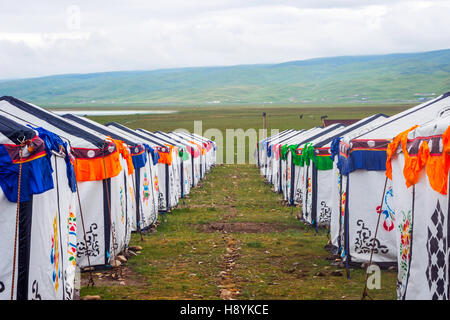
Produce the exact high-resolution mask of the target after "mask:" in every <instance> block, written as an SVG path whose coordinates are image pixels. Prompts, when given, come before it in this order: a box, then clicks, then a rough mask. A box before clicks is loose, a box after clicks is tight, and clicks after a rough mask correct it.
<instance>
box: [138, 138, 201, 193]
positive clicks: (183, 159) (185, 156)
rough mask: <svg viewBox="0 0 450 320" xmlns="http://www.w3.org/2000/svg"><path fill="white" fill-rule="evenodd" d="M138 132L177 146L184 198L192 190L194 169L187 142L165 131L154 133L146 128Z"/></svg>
mask: <svg viewBox="0 0 450 320" xmlns="http://www.w3.org/2000/svg"><path fill="white" fill-rule="evenodd" d="M136 132H139V133H140V134H142V135H144V136H148V137H149V138H153V139H156V140H158V141H161V142H162V143H164V144H166V145H171V146H174V147H176V153H177V155H176V157H177V160H176V165H177V166H178V167H177V172H178V174H177V179H178V180H177V181H178V184H179V188H178V190H179V196H180V197H181V198H184V197H185V196H186V195H187V194H189V192H190V187H191V185H192V178H191V173H192V170H189V169H190V167H191V159H190V158H191V156H190V155H189V153H188V152H187V150H186V146H185V144H182V143H180V142H178V141H175V140H173V139H172V138H170V137H169V136H167V135H166V134H165V133H152V132H150V131H147V130H144V129H138V130H136Z"/></svg>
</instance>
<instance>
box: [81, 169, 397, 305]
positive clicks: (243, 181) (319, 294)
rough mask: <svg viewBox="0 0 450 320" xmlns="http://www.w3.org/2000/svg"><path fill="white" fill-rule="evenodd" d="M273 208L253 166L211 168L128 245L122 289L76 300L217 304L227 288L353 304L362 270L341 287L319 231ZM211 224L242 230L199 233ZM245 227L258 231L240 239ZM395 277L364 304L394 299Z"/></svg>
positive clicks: (99, 288)
mask: <svg viewBox="0 0 450 320" xmlns="http://www.w3.org/2000/svg"><path fill="white" fill-rule="evenodd" d="M280 200H281V198H280V196H279V195H278V194H276V193H274V192H272V191H271V190H270V187H269V186H268V185H267V184H265V183H264V181H263V178H262V177H261V176H260V175H259V171H258V170H257V169H256V167H255V166H252V165H221V166H218V167H216V168H214V169H213V171H212V172H211V173H210V174H209V175H208V176H207V178H206V180H205V181H203V182H202V186H201V187H199V188H196V189H194V190H193V191H192V193H191V195H190V197H189V198H188V199H186V203H185V204H183V203H181V204H180V207H179V208H177V209H175V210H174V211H172V213H170V214H165V215H160V217H159V221H160V222H161V224H160V225H159V226H158V229H157V232H156V233H151V234H148V235H144V241H141V240H140V237H139V236H138V235H134V236H133V237H132V245H140V246H142V247H143V250H142V253H141V254H139V255H138V256H136V257H133V258H131V259H130V260H129V261H128V263H127V268H128V269H129V271H128V273H129V274H130V275H128V276H127V277H126V278H125V281H124V282H125V283H122V284H120V282H119V281H115V282H114V281H113V282H111V283H108V285H102V284H101V283H100V284H98V285H96V286H94V287H93V288H92V287H89V288H87V287H83V288H82V292H81V293H82V296H85V295H100V296H101V297H102V298H103V299H220V290H221V289H222V288H224V287H227V288H230V287H232V288H234V289H235V290H237V292H238V294H237V295H236V296H235V297H234V298H235V299H266V300H267V299H291V300H297V299H339V300H340V299H360V298H361V294H362V291H363V287H364V278H365V272H364V271H365V270H363V269H360V268H355V269H351V270H350V279H347V277H346V272H345V270H344V269H342V268H338V267H335V266H332V265H331V264H330V261H329V260H327V259H326V258H327V257H328V256H330V254H329V252H328V251H326V250H325V249H324V245H325V244H326V243H327V241H328V238H327V233H326V230H320V231H319V232H318V233H316V232H315V230H314V229H313V228H311V227H310V226H307V225H304V224H302V223H301V222H299V221H298V220H297V219H296V218H295V215H296V214H297V213H298V209H295V210H294V211H292V209H291V208H289V207H286V206H282V205H281V204H280ZM217 222H221V223H235V224H237V226H242V229H240V230H239V232H238V231H236V232H233V231H231V232H229V233H223V232H221V231H215V232H205V230H204V229H202V226H207V225H208V224H211V223H217ZM252 223H257V224H266V228H265V229H264V230H261V232H245V231H246V229H245V226H247V225H248V224H252ZM267 226H268V227H267ZM225 237H229V238H232V240H233V241H234V243H235V244H236V247H237V251H238V256H237V258H235V260H234V263H235V266H234V269H233V270H232V272H231V274H230V277H229V278H228V279H227V282H226V284H225V285H224V282H223V278H222V277H221V272H223V270H224V261H225V259H226V253H227V252H228V251H227V247H226V243H225V241H224V238H225ZM333 271H341V273H342V274H341V275H339V273H338V274H337V275H333ZM396 276H397V273H396V271H389V270H382V274H381V289H378V290H375V289H374V290H369V294H370V296H371V298H373V299H395V297H396V294H395V285H396ZM83 277H87V274H83Z"/></svg>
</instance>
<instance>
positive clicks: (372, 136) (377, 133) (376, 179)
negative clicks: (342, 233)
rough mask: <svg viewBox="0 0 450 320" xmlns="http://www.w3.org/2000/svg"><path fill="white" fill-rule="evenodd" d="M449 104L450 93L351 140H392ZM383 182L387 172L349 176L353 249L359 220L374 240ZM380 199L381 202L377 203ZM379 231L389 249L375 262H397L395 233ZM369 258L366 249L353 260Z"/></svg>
mask: <svg viewBox="0 0 450 320" xmlns="http://www.w3.org/2000/svg"><path fill="white" fill-rule="evenodd" d="M449 101H450V93H446V94H444V95H441V96H439V97H438V98H436V99H433V100H431V101H427V102H425V103H423V104H420V105H418V106H416V107H413V108H410V109H408V110H405V111H403V112H401V113H399V114H396V115H394V116H392V117H389V118H388V119H387V120H386V121H384V122H383V123H381V124H380V125H379V126H377V127H376V128H375V129H373V130H371V131H368V132H366V133H364V134H362V135H361V136H358V137H356V138H354V139H352V140H351V143H352V144H354V143H355V142H358V141H367V143H370V142H371V141H375V140H376V139H385V140H390V139H393V138H394V137H395V136H396V135H397V134H399V133H400V132H403V131H405V130H407V129H409V128H411V127H412V126H414V125H420V124H423V123H426V122H428V121H430V120H433V119H435V118H436V117H437V116H438V115H439V114H440V113H441V112H442V111H443V110H446V108H447V107H448V104H449ZM368 181H370V183H368ZM384 181H385V171H377V172H376V173H374V171H367V170H356V171H354V172H351V173H350V174H349V184H350V192H349V193H348V195H347V196H348V202H349V206H348V215H349V220H350V222H351V224H350V230H349V231H350V241H351V242H350V244H349V245H350V246H351V248H354V244H353V242H352V240H353V241H356V239H358V234H357V232H358V231H359V230H361V228H362V226H361V225H359V226H357V225H355V223H356V222H357V221H363V222H364V227H365V228H367V229H368V230H369V231H370V232H366V234H369V233H370V234H371V235H372V237H373V232H375V228H376V219H374V218H373V217H374V215H375V216H376V215H377V214H376V212H375V213H374V210H375V209H376V206H378V205H379V204H380V201H381V199H382V198H383V199H384V198H385V196H386V195H383V186H384ZM389 184H390V182H388V188H387V190H389V187H391V185H389ZM377 198H378V199H379V200H376V199H377ZM361 199H364V200H365V201H362V200H361ZM383 210H384V209H383ZM392 215H393V217H394V219H395V216H396V213H395V212H392ZM380 229H381V230H382V231H381V234H380V238H379V240H380V245H382V246H386V248H382V249H379V250H377V251H376V252H375V253H374V256H373V261H378V262H387V263H396V262H397V254H396V251H394V252H393V250H396V237H395V235H394V232H392V231H389V232H386V231H383V230H384V228H380ZM386 251H387V252H386ZM384 252H386V253H384ZM350 253H351V254H354V253H355V251H353V250H352V251H350ZM369 259H370V251H367V250H365V252H360V253H358V254H357V256H355V258H354V259H353V257H352V260H353V261H361V262H367V261H369Z"/></svg>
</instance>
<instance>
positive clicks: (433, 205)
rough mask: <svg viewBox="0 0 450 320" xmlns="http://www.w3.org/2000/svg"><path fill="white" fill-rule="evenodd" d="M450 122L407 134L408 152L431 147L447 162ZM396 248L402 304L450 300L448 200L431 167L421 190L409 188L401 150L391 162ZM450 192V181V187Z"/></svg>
mask: <svg viewBox="0 0 450 320" xmlns="http://www.w3.org/2000/svg"><path fill="white" fill-rule="evenodd" d="M449 120H450V117H449V116H448V115H447V116H440V117H438V118H436V119H435V120H433V121H430V122H428V123H426V124H424V125H421V126H419V127H418V128H417V129H415V130H413V131H411V132H410V133H409V134H408V147H407V150H408V152H412V150H413V148H414V149H415V150H416V151H415V152H417V150H418V148H419V147H420V146H421V145H422V144H423V143H424V141H426V142H427V145H428V147H429V148H430V154H434V155H435V156H436V157H442V154H441V153H442V151H443V142H442V134H443V133H444V132H445V131H446V130H447V129H448V127H449V126H450V121H449ZM391 164H392V185H393V190H394V194H395V197H394V207H395V212H396V221H395V222H396V224H395V229H396V240H397V242H396V244H397V259H398V280H397V297H398V299H414V300H417V299H421V300H431V299H433V300H448V299H450V297H449V294H450V292H449V281H450V279H449V267H450V266H449V258H450V255H449V245H448V244H449V236H450V234H449V225H450V223H449V217H448V214H449V212H448V210H449V204H450V203H449V196H448V191H447V194H442V193H440V192H437V191H435V190H434V189H433V188H432V187H431V184H430V181H429V177H428V174H427V171H426V170H427V167H426V166H425V167H423V168H422V170H421V171H420V172H419V180H418V182H417V183H416V184H414V185H412V186H410V187H407V185H406V179H405V176H404V173H403V172H404V166H405V155H404V154H403V151H402V149H401V147H400V146H399V147H398V149H397V154H396V155H394V156H393V158H392V160H391ZM447 190H448V181H447Z"/></svg>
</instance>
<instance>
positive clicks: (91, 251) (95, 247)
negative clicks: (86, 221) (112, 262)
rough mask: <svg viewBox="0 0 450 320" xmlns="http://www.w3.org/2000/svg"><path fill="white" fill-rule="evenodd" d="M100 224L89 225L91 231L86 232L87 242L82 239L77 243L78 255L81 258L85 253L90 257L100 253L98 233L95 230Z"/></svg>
mask: <svg viewBox="0 0 450 320" xmlns="http://www.w3.org/2000/svg"><path fill="white" fill-rule="evenodd" d="M97 228H98V226H97V224H96V223H92V224H91V226H90V227H89V231H87V232H86V243H84V242H83V241H80V242H78V243H77V257H78V258H81V257H82V256H84V255H88V256H90V257H96V256H98V255H99V254H100V246H99V244H98V240H97V237H98V234H97V232H95V230H97Z"/></svg>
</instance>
